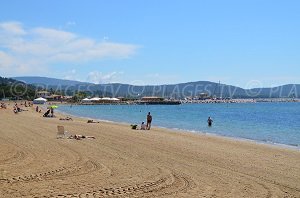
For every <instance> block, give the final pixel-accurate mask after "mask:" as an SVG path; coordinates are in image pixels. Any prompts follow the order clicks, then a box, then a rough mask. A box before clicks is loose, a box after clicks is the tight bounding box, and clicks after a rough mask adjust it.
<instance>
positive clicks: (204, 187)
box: [0, 105, 300, 198]
mask: <svg viewBox="0 0 300 198" xmlns="http://www.w3.org/2000/svg"><path fill="white" fill-rule="evenodd" d="M11 108H12V107H11V105H10V106H9V109H8V110H3V109H0V135H1V138H0V149H1V153H0V197H4V198H8V197H300V152H299V151H295V150H288V149H283V148H277V147H273V146H266V145H259V144H256V143H250V142H242V141H235V140H228V139H225V138H219V137H211V136H208V135H196V134H191V133H179V132H173V131H167V130H163V129H157V128H156V129H153V130H151V131H138V130H131V129H130V127H129V126H126V125H117V124H112V123H95V124H87V123H86V120H81V119H76V118H75V120H74V121H60V120H59V119H58V118H42V115H41V114H39V113H35V112H34V111H33V108H28V109H29V111H28V112H21V113H19V114H17V115H14V113H13V112H12V110H11ZM58 117H59V116H58ZM57 125H63V126H65V128H66V130H67V131H69V132H70V133H73V134H83V135H93V136H95V137H96V139H84V140H73V139H56V132H57V129H56V127H57Z"/></svg>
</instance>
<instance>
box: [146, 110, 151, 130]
mask: <svg viewBox="0 0 300 198" xmlns="http://www.w3.org/2000/svg"><path fill="white" fill-rule="evenodd" d="M151 122H152V115H151V114H150V112H149V113H148V115H147V130H150V128H151Z"/></svg>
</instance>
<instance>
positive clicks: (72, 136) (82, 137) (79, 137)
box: [69, 134, 96, 140]
mask: <svg viewBox="0 0 300 198" xmlns="http://www.w3.org/2000/svg"><path fill="white" fill-rule="evenodd" d="M85 138H90V139H96V138H95V137H94V136H87V135H77V134H76V135H71V136H70V137H69V139H76V140H82V139H85Z"/></svg>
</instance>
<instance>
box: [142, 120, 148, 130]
mask: <svg viewBox="0 0 300 198" xmlns="http://www.w3.org/2000/svg"><path fill="white" fill-rule="evenodd" d="M146 129H147V126H146V124H145V122H142V124H141V130H146Z"/></svg>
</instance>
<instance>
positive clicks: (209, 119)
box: [207, 116, 213, 127]
mask: <svg viewBox="0 0 300 198" xmlns="http://www.w3.org/2000/svg"><path fill="white" fill-rule="evenodd" d="M212 123H213V120H212V119H211V117H210V116H209V117H208V119H207V124H208V126H209V127H211V125H212Z"/></svg>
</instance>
